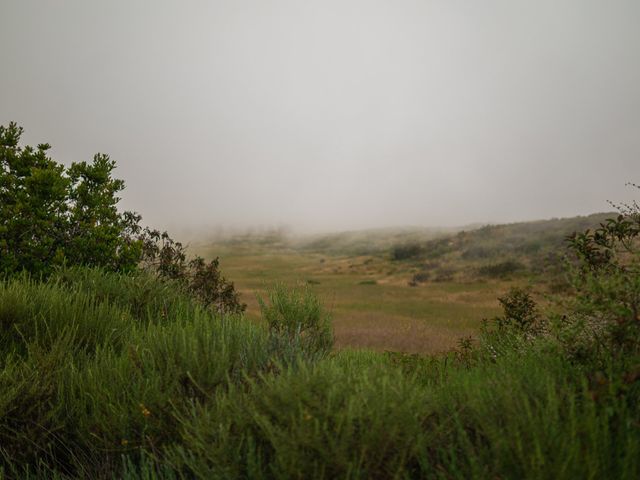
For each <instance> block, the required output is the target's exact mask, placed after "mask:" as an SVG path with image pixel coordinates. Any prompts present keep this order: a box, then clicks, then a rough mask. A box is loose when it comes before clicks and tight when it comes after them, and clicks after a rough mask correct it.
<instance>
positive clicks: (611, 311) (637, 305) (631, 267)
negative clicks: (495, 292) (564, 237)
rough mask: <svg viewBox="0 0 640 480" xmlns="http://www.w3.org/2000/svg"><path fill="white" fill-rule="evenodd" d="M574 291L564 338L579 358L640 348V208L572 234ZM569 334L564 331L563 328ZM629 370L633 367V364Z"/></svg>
mask: <svg viewBox="0 0 640 480" xmlns="http://www.w3.org/2000/svg"><path fill="white" fill-rule="evenodd" d="M568 242H569V247H570V251H571V252H572V254H573V256H572V258H571V260H572V263H571V270H570V273H571V275H570V279H571V283H572V286H573V288H574V290H575V292H576V295H575V298H574V299H573V301H572V302H571V304H570V307H571V312H570V313H568V314H566V315H565V316H564V317H563V319H562V320H563V323H564V324H565V326H566V325H569V326H572V328H570V329H569V330H568V331H569V333H570V334H568V335H567V336H566V337H564V340H565V341H566V342H568V344H570V345H571V346H572V347H574V348H575V353H576V355H577V356H579V357H585V356H587V357H589V358H591V359H593V358H602V356H604V359H606V358H609V357H611V356H612V355H613V356H614V357H615V358H619V359H625V358H628V357H629V355H636V354H637V353H638V352H640V207H638V205H637V204H635V203H634V204H633V205H631V206H623V208H622V214H621V215H619V216H618V217H617V218H612V219H609V220H607V221H606V222H603V223H602V224H601V225H600V227H599V228H597V229H596V230H594V231H591V230H587V231H585V232H582V233H574V234H573V235H571V236H570V237H569V238H568ZM565 333H566V331H565ZM629 368H635V367H632V366H629Z"/></svg>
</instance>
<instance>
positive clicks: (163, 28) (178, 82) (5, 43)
mask: <svg viewBox="0 0 640 480" xmlns="http://www.w3.org/2000/svg"><path fill="white" fill-rule="evenodd" d="M11 120H15V121H17V122H18V123H19V124H21V125H22V126H23V127H24V128H25V131H26V133H25V136H24V141H25V143H27V144H36V143H40V142H49V143H51V144H52V145H53V149H52V156H53V157H54V158H55V159H56V160H58V161H62V162H64V163H70V162H71V161H77V160H88V159H91V158H92V156H93V154H94V153H96V152H103V153H108V154H110V155H111V157H112V158H113V159H115V160H116V161H117V163H118V170H117V176H118V177H120V178H123V179H125V181H126V183H127V188H126V191H125V193H124V195H123V197H124V200H123V202H122V204H123V206H124V207H126V208H127V209H133V210H136V211H138V212H139V213H141V214H142V215H143V217H144V220H145V222H146V223H148V224H151V225H153V226H157V227H162V228H178V227H190V228H194V227H199V226H200V227H205V228H208V227H210V226H215V225H225V226H233V227H245V226H252V225H258V226H263V227H265V226H278V225H292V226H296V227H305V228H313V229H314V230H318V229H358V228H365V227H376V226H397V225H459V224H467V223H472V222H502V221H516V220H527V219H537V218H549V217H558V216H571V215H576V214H587V213H591V212H595V211H603V210H608V209H609V206H608V205H607V203H606V200H607V199H611V200H615V201H619V200H629V199H632V198H634V197H636V198H637V197H638V196H640V195H638V194H640V192H638V191H633V189H630V188H625V186H624V184H625V182H628V181H635V182H639V181H640V1H638V0H600V1H592V0H529V1H518V0H482V1H481V0H464V1H463V0H441V1H435V0H434V1H430V0H413V1H409V0H385V1H378V0H359V1H350V0H336V1H334V0H322V1H312V0H289V1H284V0H282V1H270V0H227V1H213V0H208V1H185V0H181V1H177V0H175V1H158V0H154V1H151V0H148V1H135V0H120V1H114V0H110V1H88V0H77V1H55V0H50V1H31V0H29V1H28V0H0V124H7V123H8V122H9V121H11Z"/></svg>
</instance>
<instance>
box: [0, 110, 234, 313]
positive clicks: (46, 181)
mask: <svg viewBox="0 0 640 480" xmlns="http://www.w3.org/2000/svg"><path fill="white" fill-rule="evenodd" d="M22 132H23V130H22V128H19V127H18V126H17V125H16V124H15V123H10V124H9V126H8V127H3V126H0V273H2V274H8V275H13V274H16V273H19V272H21V271H26V272H29V273H31V274H33V275H36V276H38V275H42V276H44V277H46V276H48V275H51V274H52V273H53V272H54V271H55V270H56V269H57V268H59V267H61V266H63V265H67V266H77V265H82V266H87V267H100V268H103V269H105V270H108V271H112V272H123V273H132V272H135V271H136V270H138V268H139V265H140V264H141V262H142V264H143V265H144V267H145V268H146V269H147V270H149V271H153V272H154V273H155V274H157V275H158V276H159V277H160V278H163V279H167V280H175V281H178V282H180V283H181V284H182V285H181V287H180V288H182V289H183V290H186V291H187V292H189V293H190V294H192V295H193V296H195V297H196V298H197V299H198V300H199V301H201V302H202V303H203V304H204V305H205V306H207V307H211V308H213V309H215V310H217V311H219V312H231V313H238V312H242V311H244V309H245V305H244V304H243V303H241V302H240V298H239V295H238V293H237V292H236V290H235V288H234V285H233V283H231V282H228V281H227V280H226V279H225V278H224V277H223V276H222V274H221V272H220V265H219V261H218V259H217V258H216V259H214V260H212V261H210V262H205V261H204V259H202V258H200V257H196V258H194V259H190V260H188V259H187V255H186V252H185V249H184V247H183V245H182V244H181V243H180V242H176V241H174V240H173V239H172V238H171V237H170V236H169V235H168V234H167V232H164V233H160V232H159V231H157V230H150V229H149V228H145V229H144V230H143V229H142V227H141V226H140V221H141V217H140V216H139V215H137V214H135V213H132V212H122V213H121V212H119V211H118V209H117V204H118V201H119V200H120V199H119V198H118V194H119V192H121V191H122V190H123V189H124V182H123V181H122V180H119V179H115V178H113V176H112V175H113V171H114V169H115V168H116V164H115V162H114V161H113V160H110V159H109V157H108V156H107V155H103V154H97V155H95V156H94V158H93V162H91V163H87V162H79V163H72V164H71V166H70V167H69V168H65V167H64V166H63V165H61V164H59V163H57V162H55V161H54V160H52V159H51V158H50V157H48V156H47V150H48V149H49V148H50V147H49V145H46V144H42V145H38V147H37V148H36V149H34V148H32V147H28V146H27V147H24V148H23V147H20V146H19V141H20V137H21V135H22Z"/></svg>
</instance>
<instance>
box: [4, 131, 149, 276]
mask: <svg viewBox="0 0 640 480" xmlns="http://www.w3.org/2000/svg"><path fill="white" fill-rule="evenodd" d="M22 132H23V130H22V128H19V127H18V126H17V125H16V124H15V123H10V124H9V126H8V127H4V126H0V271H1V272H4V273H9V274H12V273H15V272H19V271H21V270H26V271H28V272H31V273H35V274H44V275H48V274H49V273H51V271H52V269H53V268H54V267H55V266H56V265H61V264H63V263H69V264H74V265H75V264H78V265H88V266H100V267H103V268H106V269H109V270H114V271H116V270H117V271H130V270H133V269H134V268H135V267H136V265H137V263H138V260H139V255H140V248H141V245H140V242H139V241H137V240H136V239H135V238H134V236H135V234H136V232H137V231H138V230H137V229H138V221H139V220H140V218H139V217H138V216H136V215H135V214H133V213H130V212H125V213H119V212H118V211H117V209H116V204H117V202H118V200H119V199H118V197H117V194H118V192H120V191H121V190H122V189H123V188H124V183H123V182H122V181H121V180H116V179H114V178H113V177H112V172H113V170H114V168H115V162H113V161H112V160H109V157H108V156H106V155H102V154H97V155H96V156H95V157H94V159H93V162H92V163H86V162H81V163H73V164H72V165H71V167H69V168H68V169H65V167H64V166H63V165H61V164H59V163H57V162H55V161H54V160H52V159H51V158H50V157H48V156H47V151H48V150H49V148H50V147H49V145H47V144H41V145H38V147H37V148H35V149H34V148H32V147H24V148H23V147H20V146H19V141H20V137H21V135H22Z"/></svg>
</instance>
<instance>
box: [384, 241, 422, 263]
mask: <svg viewBox="0 0 640 480" xmlns="http://www.w3.org/2000/svg"><path fill="white" fill-rule="evenodd" d="M423 253H424V248H423V247H422V245H420V244H418V243H406V244H402V245H396V246H394V247H393V249H392V250H391V258H392V259H393V260H409V259H413V258H420V257H421V256H422V254H423Z"/></svg>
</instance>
